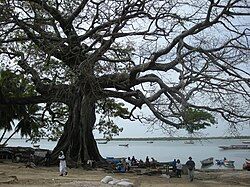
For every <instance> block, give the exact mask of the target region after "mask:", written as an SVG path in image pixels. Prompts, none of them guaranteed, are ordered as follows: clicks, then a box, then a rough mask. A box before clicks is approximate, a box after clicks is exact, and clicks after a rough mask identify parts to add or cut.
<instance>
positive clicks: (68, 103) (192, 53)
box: [0, 0, 250, 161]
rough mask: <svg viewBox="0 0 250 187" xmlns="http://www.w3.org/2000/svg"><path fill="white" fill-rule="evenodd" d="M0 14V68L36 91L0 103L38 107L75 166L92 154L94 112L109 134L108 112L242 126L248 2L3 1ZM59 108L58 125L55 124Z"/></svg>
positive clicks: (172, 123)
mask: <svg viewBox="0 0 250 187" xmlns="http://www.w3.org/2000/svg"><path fill="white" fill-rule="evenodd" d="M0 8H1V9H0V10H1V12H0V58H1V66H2V68H3V69H4V70H9V71H12V72H15V73H16V74H20V75H22V76H23V77H24V78H25V80H27V81H28V83H29V84H30V85H32V86H33V87H34V89H35V94H33V95H30V94H27V95H21V96H11V95H4V97H3V99H1V101H0V104H2V105H11V104H21V105H25V104H39V103H45V106H46V107H44V110H46V111H47V112H50V113H51V114H52V116H53V117H54V118H53V119H54V125H55V126H58V125H60V126H61V127H63V128H64V132H65V133H66V132H67V133H66V134H64V135H63V136H62V137H61V141H59V144H61V146H60V149H65V150H68V149H71V150H73V152H74V153H73V152H71V158H72V159H73V160H74V161H77V159H78V158H77V156H76V155H77V154H76V153H75V151H76V150H78V151H79V152H80V154H81V155H83V156H82V159H83V160H84V159H85V158H86V157H88V156H86V154H85V153H86V152H84V151H82V150H86V149H87V148H89V149H92V148H90V147H91V146H90V147H88V145H89V142H88V141H89V140H90V139H92V138H91V137H92V134H91V133H90V131H92V130H93V128H94V125H95V124H96V116H95V113H96V107H100V108H99V109H100V110H102V113H103V115H102V117H103V118H101V119H102V120H101V121H100V123H99V125H100V126H99V127H101V126H102V125H104V124H106V125H110V126H111V127H114V128H113V129H114V133H117V130H118V129H117V128H116V127H115V126H113V125H114V124H113V123H112V120H111V119H110V116H112V117H118V116H119V117H122V118H125V119H130V120H142V122H150V123H151V124H159V125H160V126H162V127H163V128H167V127H175V128H177V129H179V128H185V125H186V123H185V119H186V118H185V114H186V112H185V111H187V109H192V110H197V111H198V110H199V111H204V112H205V111H206V112H208V113H211V114H212V113H218V114H219V115H221V117H222V118H224V119H225V120H226V121H228V122H229V123H233V124H237V123H249V119H250V113H249V112H250V108H249V106H250V103H249V102H250V98H249V93H250V92H249V80H250V73H249V59H250V58H249V35H250V32H249V16H250V12H249V10H250V9H249V3H248V2H247V1H240V0H217V1H215V0H209V1H207V0H204V1H203V0H201V1H193V0H170V1H165V0H164V1H163V0H125V1H123V0H122V1H121V0H82V1H80V0H71V1H68V0H56V1H54V0H53V1H52V0H46V1H44V0H18V1H15V0H11V1H10V0H5V1H1V2H0ZM115 104H117V105H115ZM124 104H127V105H129V106H130V107H128V108H127V109H126V107H125V105H124ZM63 107H66V108H67V110H68V114H67V116H66V119H64V120H63V119H62V120H56V118H60V116H61V117H63V115H60V112H59V111H57V112H55V111H54V110H55V109H57V110H59V109H60V108H63ZM144 107H145V108H147V109H148V111H149V113H147V114H144V115H141V116H140V115H137V114H138V110H140V109H143V108H144ZM111 111H113V112H112V113H111ZM57 114H58V115H57ZM61 114H62V113H61ZM44 116H46V115H44ZM64 117H65V116H64ZM48 128H49V127H48ZM103 130H104V131H105V128H104V129H103ZM118 131H119V130H118ZM82 132H84V133H82ZM74 133H77V134H79V137H83V136H85V137H86V136H87V137H88V138H87V139H84V138H81V139H78V140H76V137H75V136H74V137H73V134H74ZM66 139H67V141H66V142H71V143H68V144H67V145H66V144H64V145H62V142H63V140H66ZM73 142H75V143H73ZM76 142H78V143H83V144H85V143H86V146H85V147H82V148H81V147H79V145H76ZM92 143H93V142H92ZM92 146H94V144H92ZM58 149H59V148H58ZM79 152H78V153H79ZM84 155H85V156H84ZM90 155H91V154H90ZM94 155H95V154H94ZM92 156H93V155H92ZM90 157H91V156H90ZM95 159H96V158H95Z"/></svg>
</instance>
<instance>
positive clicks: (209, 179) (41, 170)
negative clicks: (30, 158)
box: [0, 162, 250, 187]
mask: <svg viewBox="0 0 250 187" xmlns="http://www.w3.org/2000/svg"><path fill="white" fill-rule="evenodd" d="M68 172H69V173H68V175H67V176H64V177H61V176H59V172H58V167H37V168H26V167H25V165H24V164H23V163H12V162H1V163H0V187H45V186H46V187H68V186H72V187H97V186H98V187H99V186H100V187H108V186H112V185H108V184H103V183H101V182H100V181H101V179H102V178H103V177H105V176H112V177H113V178H116V179H119V180H120V179H129V181H130V182H132V183H133V184H134V186H143V187H165V186H169V187H174V186H176V187H184V186H185V187H186V186H187V187H200V186H202V187H210V186H211V187H212V186H219V187H230V186H250V171H236V170H227V171H210V172H199V171H196V172H195V179H194V181H193V182H189V181H188V178H187V175H183V176H182V178H167V177H166V175H165V176H164V175H155V176H148V175H138V174H135V173H125V174H121V173H107V172H105V171H104V170H103V169H96V170H89V171H86V170H83V169H80V168H78V169H69V171H68Z"/></svg>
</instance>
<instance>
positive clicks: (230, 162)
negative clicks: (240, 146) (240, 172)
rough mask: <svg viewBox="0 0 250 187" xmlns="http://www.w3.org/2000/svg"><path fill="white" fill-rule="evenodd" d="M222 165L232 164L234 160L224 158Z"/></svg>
mask: <svg viewBox="0 0 250 187" xmlns="http://www.w3.org/2000/svg"><path fill="white" fill-rule="evenodd" d="M224 165H225V166H232V165H234V161H233V160H224Z"/></svg>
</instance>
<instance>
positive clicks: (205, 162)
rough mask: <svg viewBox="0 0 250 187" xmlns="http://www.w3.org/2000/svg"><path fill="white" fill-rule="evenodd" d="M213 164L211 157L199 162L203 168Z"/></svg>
mask: <svg viewBox="0 0 250 187" xmlns="http://www.w3.org/2000/svg"><path fill="white" fill-rule="evenodd" d="M213 163H214V158H213V157H210V158H207V159H205V160H202V161H201V165H203V166H207V165H212V164H213Z"/></svg>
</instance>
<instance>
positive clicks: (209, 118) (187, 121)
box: [183, 108, 216, 134]
mask: <svg viewBox="0 0 250 187" xmlns="http://www.w3.org/2000/svg"><path fill="white" fill-rule="evenodd" d="M184 113H185V114H184V115H183V116H184V117H183V121H184V127H185V128H186V130H187V131H188V133H190V134H191V133H194V131H198V130H200V129H205V128H206V127H210V126H211V125H213V124H215V123H216V120H215V117H214V116H213V115H212V114H211V113H208V112H205V111H203V110H198V109H192V108H187V109H186V110H185V111H184Z"/></svg>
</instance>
